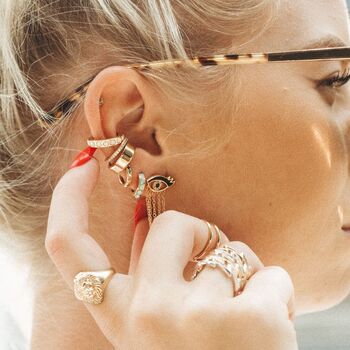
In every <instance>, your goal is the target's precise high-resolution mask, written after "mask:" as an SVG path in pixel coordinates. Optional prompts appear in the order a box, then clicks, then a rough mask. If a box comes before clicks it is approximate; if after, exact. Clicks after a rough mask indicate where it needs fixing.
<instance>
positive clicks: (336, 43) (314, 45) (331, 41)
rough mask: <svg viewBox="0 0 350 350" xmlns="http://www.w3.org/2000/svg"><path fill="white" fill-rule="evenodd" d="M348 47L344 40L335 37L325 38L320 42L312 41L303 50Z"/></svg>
mask: <svg viewBox="0 0 350 350" xmlns="http://www.w3.org/2000/svg"><path fill="white" fill-rule="evenodd" d="M344 46H345V47H346V46H350V45H346V44H345V43H344V41H343V40H341V39H340V38H338V37H337V36H334V35H328V36H325V37H323V38H321V39H319V40H316V41H312V42H310V43H308V44H307V45H306V46H304V47H303V48H302V50H310V49H321V48H324V47H344Z"/></svg>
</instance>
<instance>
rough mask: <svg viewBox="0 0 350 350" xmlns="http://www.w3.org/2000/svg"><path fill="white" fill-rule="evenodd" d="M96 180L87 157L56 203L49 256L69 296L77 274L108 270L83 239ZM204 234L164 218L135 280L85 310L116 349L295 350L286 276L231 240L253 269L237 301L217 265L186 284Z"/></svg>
mask: <svg viewBox="0 0 350 350" xmlns="http://www.w3.org/2000/svg"><path fill="white" fill-rule="evenodd" d="M98 174H99V165H98V162H97V161H96V160H95V159H93V158H92V159H91V160H90V161H89V162H87V163H86V164H84V165H82V166H79V167H77V168H73V169H70V170H69V171H68V172H67V173H66V174H65V175H64V176H63V177H62V178H61V179H60V181H59V182H58V184H57V186H56V188H55V189H54V192H53V196H52V202H51V207H50V212H49V220H48V229H47V235H46V241H45V244H46V249H47V251H48V253H49V255H50V257H51V259H52V260H53V262H54V263H55V265H56V266H57V268H58V270H59V271H60V273H61V274H62V276H63V278H64V279H65V280H66V281H67V283H68V285H69V286H70V287H71V288H72V289H73V279H74V276H75V275H76V274H77V273H78V272H80V271H95V270H103V269H108V268H110V267H111V264H110V262H109V259H108V257H107V255H106V254H105V252H104V251H103V250H102V248H101V247H100V246H99V245H98V244H97V242H96V241H95V240H94V239H93V238H92V237H91V236H90V235H89V233H88V199H89V196H90V195H91V193H92V192H93V190H94V187H95V184H96V182H97V179H98ZM68 204H69V205H68ZM145 221H146V220H145ZM141 223H142V222H140V223H139V225H140V224H141ZM207 236H208V232H207V226H206V224H205V222H204V221H202V220H200V219H198V218H195V217H192V216H189V215H186V214H183V213H180V212H176V211H172V210H171V211H166V212H164V213H163V214H161V215H159V216H158V217H157V218H156V219H155V220H154V222H153V223H152V225H151V227H150V229H149V232H148V235H147V238H146V241H145V243H144V247H143V249H142V252H141V254H140V255H139V256H138V257H136V258H135V257H133V258H134V261H136V264H135V269H134V273H133V274H130V272H129V274H128V275H124V274H121V273H118V272H117V273H115V274H114V275H113V277H112V279H111V280H110V281H109V283H108V285H107V287H106V289H105V292H104V300H103V302H102V303H101V304H99V305H93V304H88V303H84V304H85V306H86V307H87V309H88V310H89V311H90V313H91V315H92V316H93V318H94V319H95V321H96V323H97V325H98V326H99V327H100V329H101V331H102V332H103V333H104V335H105V336H106V337H107V339H108V340H109V341H110V342H111V343H112V344H113V346H114V347H115V348H116V349H121V350H136V349H142V350H157V349H167V350H169V349H198V350H199V349H201V350H203V349H208V350H209V349H221V350H225V349H230V350H231V349H240V350H248V349H249V350H253V349H254V350H256V349H259V350H264V349H266V350H289V349H297V348H298V347H297V341H296V334H295V329H294V324H293V321H292V319H293V315H294V306H293V305H294V302H293V300H294V290H293V284H292V281H291V279H290V277H289V275H288V273H287V272H286V271H285V270H284V269H282V268H281V267H277V266H274V267H272V266H270V267H264V266H263V264H262V263H261V261H260V260H259V258H258V257H257V256H256V255H255V253H254V252H253V251H252V250H251V249H250V248H249V247H248V246H247V245H245V244H244V243H242V242H238V241H233V242H229V240H228V239H227V237H226V236H225V235H224V234H222V238H223V243H226V244H228V245H230V246H232V247H234V248H236V249H238V251H243V252H244V253H245V254H246V256H247V259H248V262H249V264H250V265H252V267H253V275H252V276H251V278H250V279H249V280H248V282H247V284H246V286H245V288H244V290H243V292H242V293H241V294H240V295H238V296H235V297H233V285H232V281H231V280H230V279H229V278H228V277H226V276H225V274H224V273H223V271H221V270H220V268H215V269H211V268H210V267H206V268H204V270H203V271H201V272H200V273H199V275H198V276H197V277H196V278H195V279H194V280H193V281H188V280H186V279H185V278H184V269H185V268H186V266H188V263H189V261H190V260H191V259H192V258H193V257H194V256H195V255H196V254H198V253H199V252H200V251H201V250H202V249H203V247H204V245H205V242H206V240H207Z"/></svg>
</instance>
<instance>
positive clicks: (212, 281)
mask: <svg viewBox="0 0 350 350" xmlns="http://www.w3.org/2000/svg"><path fill="white" fill-rule="evenodd" d="M225 245H228V246H230V247H232V248H234V249H235V250H236V251H237V252H238V253H241V252H243V253H244V254H245V256H246V258H247V261H248V264H249V265H250V266H251V267H252V273H255V272H257V271H258V270H261V269H262V268H263V267H264V265H263V263H262V262H261V261H260V259H259V258H258V256H257V255H256V254H255V253H254V252H253V250H252V249H251V248H250V247H249V246H248V245H246V244H245V243H243V242H239V241H231V242H226V243H225ZM192 283H193V287H195V288H198V290H199V291H201V292H202V293H205V294H208V295H210V294H211V295H213V296H227V297H231V298H232V297H233V295H234V282H233V281H232V279H231V278H230V277H228V276H227V275H226V274H225V272H224V271H222V269H221V268H220V267H219V266H217V267H215V268H212V267H210V266H205V267H204V268H203V270H202V271H200V272H199V274H198V275H197V277H196V278H195V279H194V280H193V281H192Z"/></svg>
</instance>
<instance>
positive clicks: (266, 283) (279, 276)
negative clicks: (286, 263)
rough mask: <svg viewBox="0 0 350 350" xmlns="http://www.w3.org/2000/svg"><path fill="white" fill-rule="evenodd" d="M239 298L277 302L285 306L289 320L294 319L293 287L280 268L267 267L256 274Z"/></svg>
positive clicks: (286, 273) (283, 270)
mask: <svg viewBox="0 0 350 350" xmlns="http://www.w3.org/2000/svg"><path fill="white" fill-rule="evenodd" d="M240 296H244V297H251V298H259V300H260V299H261V297H266V298H273V299H274V300H279V301H280V302H282V303H283V304H285V305H286V309H287V310H288V315H289V318H290V319H294V312H295V310H294V286H293V282H292V279H291V278H290V276H289V274H288V272H287V271H286V270H285V269H283V268H282V267H279V266H267V267H264V268H263V269H262V270H260V271H258V272H256V273H255V274H254V275H252V276H251V277H250V279H249V280H248V282H247V284H246V286H245V288H244V291H243V292H242V294H241V295H240ZM240 296H238V297H240Z"/></svg>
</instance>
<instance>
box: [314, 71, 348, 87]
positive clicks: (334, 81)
mask: <svg viewBox="0 0 350 350" xmlns="http://www.w3.org/2000/svg"><path fill="white" fill-rule="evenodd" d="M349 80H350V67H349V68H348V69H347V70H346V71H345V72H344V73H343V74H342V75H340V73H339V72H338V73H337V75H335V76H333V77H331V78H328V79H325V80H321V82H320V85H321V86H326V87H330V88H338V87H341V86H343V85H345V84H346V83H347V82H348V81H349Z"/></svg>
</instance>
